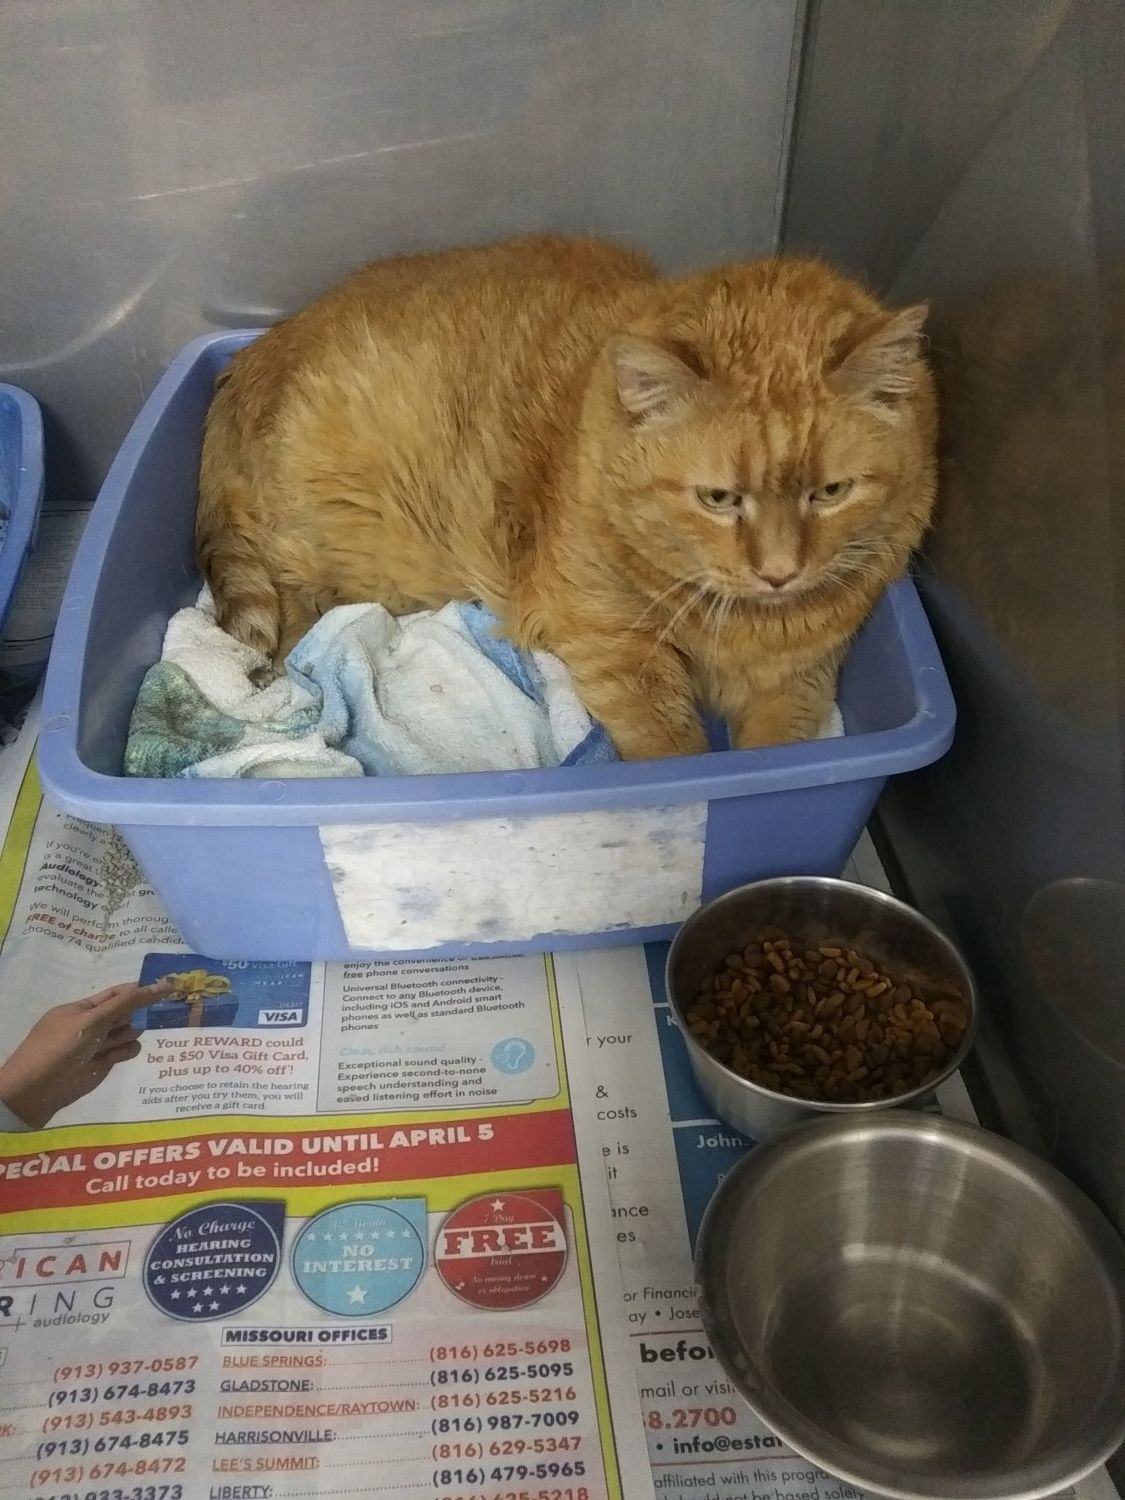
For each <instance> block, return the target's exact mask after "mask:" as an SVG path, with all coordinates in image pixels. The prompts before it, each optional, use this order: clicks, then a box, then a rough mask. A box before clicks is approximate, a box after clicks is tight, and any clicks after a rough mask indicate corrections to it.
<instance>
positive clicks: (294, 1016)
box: [258, 1010, 304, 1026]
mask: <svg viewBox="0 0 1125 1500" xmlns="http://www.w3.org/2000/svg"><path fill="white" fill-rule="evenodd" d="M303 1019H304V1018H303V1017H302V1015H301V1012H300V1011H299V1010H260V1011H259V1012H258V1025H259V1026H300V1024H301V1022H302V1020H303Z"/></svg>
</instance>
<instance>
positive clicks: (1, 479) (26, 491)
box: [0, 385, 43, 626]
mask: <svg viewBox="0 0 1125 1500" xmlns="http://www.w3.org/2000/svg"><path fill="white" fill-rule="evenodd" d="M42 503H43V418H42V417H41V416H40V414H39V406H38V403H37V402H36V401H35V399H34V398H33V397H32V396H29V395H28V394H27V392H26V391H21V390H19V389H18V387H16V386H14V385H0V626H2V625H3V624H4V620H5V618H6V617H7V614H8V608H9V606H10V605H11V602H12V599H13V597H14V595H15V592H16V589H17V587H18V585H19V581H20V575H21V573H22V572H23V565H24V563H25V562H26V561H27V557H28V553H29V552H30V551H31V549H32V547H33V546H34V545H35V534H36V531H37V530H38V527H39V508H40V506H41V505H42Z"/></svg>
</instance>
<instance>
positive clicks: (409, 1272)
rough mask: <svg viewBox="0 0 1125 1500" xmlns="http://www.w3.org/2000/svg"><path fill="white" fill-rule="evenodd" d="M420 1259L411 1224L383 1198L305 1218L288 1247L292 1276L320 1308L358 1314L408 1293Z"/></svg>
mask: <svg viewBox="0 0 1125 1500" xmlns="http://www.w3.org/2000/svg"><path fill="white" fill-rule="evenodd" d="M425 1263H426V1248H425V1245H424V1244H423V1242H422V1238H421V1235H420V1234H419V1233H418V1230H417V1229H416V1228H415V1226H414V1225H413V1224H411V1223H410V1221H409V1220H408V1219H407V1218H406V1217H405V1216H404V1215H403V1214H401V1213H399V1212H398V1210H397V1209H394V1208H390V1207H388V1206H387V1205H386V1204H384V1203H342V1204H340V1205H339V1206H338V1207H336V1208H329V1209H325V1211H324V1213H322V1214H317V1216H316V1218H315V1219H310V1220H309V1222H308V1223H307V1224H306V1225H305V1227H304V1229H302V1230H301V1232H300V1234H299V1235H298V1236H297V1241H296V1244H295V1245H294V1246H293V1279H294V1280H295V1281H296V1283H297V1285H298V1287H299V1288H300V1289H301V1291H302V1292H303V1293H304V1294H305V1296H306V1297H307V1298H308V1299H309V1301H310V1302H312V1303H313V1304H314V1305H315V1306H317V1307H320V1308H323V1310H324V1311H325V1312H330V1313H336V1314H337V1315H338V1316H339V1317H342V1318H364V1317H370V1316H372V1314H376V1313H381V1312H385V1311H386V1310H387V1308H388V1307H394V1305H395V1303H396V1302H401V1301H402V1299H403V1298H404V1297H407V1296H409V1295H410V1293H411V1292H412V1291H413V1290H414V1288H415V1286H416V1285H417V1284H418V1280H419V1278H420V1276H421V1275H422V1270H423V1268H424V1266H425Z"/></svg>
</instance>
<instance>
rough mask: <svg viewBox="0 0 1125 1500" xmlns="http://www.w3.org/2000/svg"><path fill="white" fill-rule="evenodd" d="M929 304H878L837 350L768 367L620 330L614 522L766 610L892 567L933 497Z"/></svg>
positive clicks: (787, 356)
mask: <svg viewBox="0 0 1125 1500" xmlns="http://www.w3.org/2000/svg"><path fill="white" fill-rule="evenodd" d="M924 316H925V309H908V310H907V311H906V312H905V313H900V314H897V315H889V314H887V315H883V316H881V317H880V318H879V319H878V320H877V321H876V323H875V324H874V326H873V328H872V327H871V325H870V324H869V325H867V328H866V329H865V330H864V331H863V336H862V337H860V338H857V339H856V340H853V341H852V342H851V344H850V346H845V349H844V351H843V352H840V349H839V344H838V342H837V343H836V345H835V346H834V347H833V348H832V350H831V352H829V350H827V349H821V348H817V347H815V346H814V347H813V348H812V349H810V350H807V351H801V350H797V351H795V350H794V349H793V348H792V347H788V348H783V349H782V350H781V351H780V353H779V354H778V356H777V357H776V358H775V359H774V360H773V362H772V364H771V365H770V366H769V367H768V368H766V367H764V366H763V363H762V361H761V360H760V359H759V360H758V361H748V362H747V364H746V367H745V368H740V367H739V363H738V361H737V359H735V360H731V359H730V358H729V356H728V360H727V362H726V367H725V368H724V367H723V366H722V365H719V367H718V368H716V361H715V360H714V358H713V357H709V354H708V353H707V352H701V351H700V350H699V348H698V347H695V348H693V347H691V345H689V344H687V343H686V342H685V341H676V342H671V341H667V340H653V339H649V338H637V337H622V338H620V339H617V340H615V341H614V343H613V344H612V345H611V347H610V350H609V359H610V363H611V365H612V368H613V374H614V384H615V387H616V395H617V398H618V401H619V403H620V411H621V423H620V428H619V431H618V435H617V440H616V441H614V442H612V443H611V444H610V445H609V447H608V451H607V458H608V462H607V474H608V477H609V479H610V483H611V484H612V486H613V488H614V490H615V491H616V495H615V498H614V504H613V516H614V524H615V525H616V526H618V527H619V528H620V529H621V530H623V531H624V532H625V533H626V534H627V535H628V538H629V541H630V543H631V545H632V546H634V547H635V548H636V549H637V550H638V551H640V552H641V553H642V555H643V556H644V557H645V558H646V560H648V561H649V562H650V563H652V564H653V565H654V566H656V567H657V568H659V569H660V571H661V572H662V573H664V574H667V575H668V576H669V577H672V578H676V579H683V580H686V581H688V582H690V583H693V584H696V585H697V586H698V587H700V588H701V589H705V590H706V591H707V592H709V593H713V594H718V595H722V596H726V597H734V598H742V599H751V600H753V601H755V602H756V603H760V604H763V605H766V606H783V605H785V604H787V603H789V602H793V601H796V600H798V599H800V598H801V597H802V596H808V595H810V594H811V593H813V592H815V591H817V590H822V589H824V588H828V587H841V586H842V587H846V586H847V585H848V583H849V581H854V580H857V579H860V578H864V579H870V578H872V577H874V576H875V575H876V574H879V575H880V576H882V574H883V573H884V572H885V573H886V574H887V576H890V574H891V573H892V572H894V571H897V570H898V568H899V567H901V562H902V558H903V556H904V550H909V548H911V547H912V546H914V545H915V544H916V542H917V541H918V538H919V536H920V534H921V531H922V529H923V528H924V526H925V524H926V521H927V520H928V516H929V511H930V506H931V503H932V493H933V481H932V473H931V470H932V451H931V450H932V431H931V430H930V424H929V423H928V422H927V421H926V416H927V414H928V411H929V408H928V406H927V405H926V402H927V400H928V398H929V392H930V387H929V374H928V371H927V370H926V367H925V364H924V362H923V361H922V359H921V356H920V353H919V349H918V337H919V332H920V328H921V323H922V320H923V318H924ZM919 398H922V399H921V400H920V399H919ZM920 419H921V420H920ZM892 560H893V565H892Z"/></svg>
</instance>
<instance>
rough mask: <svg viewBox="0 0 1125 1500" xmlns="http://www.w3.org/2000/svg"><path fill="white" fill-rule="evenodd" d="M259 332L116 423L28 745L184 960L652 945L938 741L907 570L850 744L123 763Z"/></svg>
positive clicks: (54, 796)
mask: <svg viewBox="0 0 1125 1500" xmlns="http://www.w3.org/2000/svg"><path fill="white" fill-rule="evenodd" d="M255 336H256V335H255V334H253V333H249V334H248V333H239V334H218V335H212V336H210V337H207V338H203V339H200V340H197V341H196V342H195V343H192V344H190V345H189V346H188V347H187V348H186V349H184V350H183V351H182V353H181V354H180V355H179V356H178V358H177V359H176V360H175V361H174V363H173V364H172V365H171V367H170V368H169V370H168V371H167V373H166V374H165V376H164V378H163V379H162V380H161V382H160V384H159V385H158V386H157V388H156V390H155V391H154V392H153V394H152V396H151V397H150V398H149V400H148V401H147V402H146V403H145V406H144V408H143V410H142V411H141V413H140V415H139V416H138V418H137V420H136V422H135V423H134V425H133V429H132V431H131V432H130V433H129V435H128V437H127V438H126V439H125V442H124V444H123V446H122V448H121V451H120V453H119V454H118V456H117V459H116V461H115V462H114V464H113V467H112V469H111V470H110V472H109V475H108V476H107V478H106V481H105V484H104V486H103V488H102V492H101V495H100V496H99V498H98V501H97V504H96V505H95V507H94V510H93V513H92V515H91V518H90V521H89V523H88V525H87V527H86V532H85V535H84V536H83V539H82V542H81V546H80V548H79V551H78V555H77V558H76V560H75V563H74V568H73V571H72V573H71V577H70V582H69V585H68V587H67V591H66V595H65V597H64V600H63V605H62V611H61V616H60V619H59V625H58V630H57V633H56V636H55V644H54V650H53V652H52V656H51V664H50V668H49V671H48V675H47V684H46V688H45V697H44V706H43V729H42V735H41V739H40V744H39V768H40V773H41V776H42V781H43V787H44V790H45V791H46V793H47V795H48V796H49V797H50V798H51V800H52V801H53V802H55V803H56V804H57V805H58V806H59V807H61V808H62V809H64V810H65V811H66V812H68V813H72V814H74V815H76V816H77V817H80V818H85V819H88V820H91V821H94V822H99V823H111V824H114V825H115V826H116V827H117V828H118V829H119V830H120V832H121V834H122V837H123V838H124V839H125V841H126V842H127V843H128V844H129V846H130V848H131V849H132V850H133V852H134V854H135V855H136V858H137V860H138V862H139V863H140V865H141V867H142V868H143V870H144V871H145V874H146V875H147V876H148V878H149V879H150V880H151V882H152V884H153V886H154V887H155V888H156V890H157V892H158V893H159V895H160V896H161V897H162V899H163V900H164V902H165V904H166V905H167V908H168V911H169V913H170V915H171V917H172V918H173V920H174V921H175V922H176V924H177V925H178V927H179V929H180V931H181V932H182V934H183V937H184V940H185V941H186V942H187V943H188V945H189V946H190V947H191V948H192V949H193V950H194V951H196V952H199V953H207V954H210V955H212V956H214V957H216V958H228V959H230V958H251V959H371V958H388V957H392V956H394V957H423V956H426V957H438V956H442V957H446V956H448V957H463V956H469V955H484V954H502V953H526V952H532V951H541V950H544V949H550V948H577V947H599V946H603V945H606V944H609V943H625V942H640V941H648V940H650V939H657V938H665V937H668V936H669V935H670V934H671V933H672V932H673V930H674V929H675V928H676V926H677V925H678V924H679V923H680V922H681V921H682V920H683V918H684V917H686V916H687V915H688V914H689V913H690V912H691V911H692V910H693V909H694V908H695V907H696V906H697V905H698V904H699V902H700V901H701V900H706V899H709V898H710V897H712V896H717V895H719V894H720V893H721V892H723V891H726V890H729V889H730V888H731V887H733V886H736V885H739V884H741V883H742V882H744V881H748V880H754V879H757V878H759V877H762V876H767V875H777V874H789V873H794V872H805V873H812V872H817V873H825V874H838V873H839V871H840V870H841V869H842V868H843V866H844V864H845V862H846V861H847V858H848V856H849V854H850V853H851V850H852V848H853V846H854V844H855V842H856V839H857V838H858V836H859V834H860V831H861V830H862V828H863V826H864V824H865V823H866V821H867V819H868V816H869V814H870V813H871V810H872V808H873V806H874V804H875V801H876V799H877V797H878V796H879V792H880V790H881V789H882V787H883V784H884V782H885V781H886V778H887V777H888V776H892V775H895V774H897V773H898V772H902V771H909V770H911V769H913V768H915V767H917V766H922V765H926V764H927V763H929V762H930V761H933V760H935V759H937V757H938V756H940V755H942V754H943V753H944V751H945V750H946V749H947V748H948V745H949V743H950V740H951V738H952V735H953V722H954V708H953V699H952V695H951V693H950V690H949V684H948V681H947V679H946V675H945V672H944V670H943V668H942V664H941V660H940V657H939V655H938V652H937V647H936V645H935V643H934V639H933V636H932V634H931V632H930V628H929V625H928V623H927V621H926V617H925V614H924V613H923V610H922V607H921V604H920V603H919V600H918V597H917V594H916V593H915V590H914V586H913V584H911V583H909V582H903V583H900V584H897V585H896V586H895V587H894V588H892V589H891V590H890V591H889V592H888V594H887V595H886V597H885V598H884V599H883V600H882V602H881V603H880V605H879V606H878V608H877V610H876V611H875V614H874V616H873V617H872V619H871V621H870V622H869V624H868V625H867V627H866V629H865V630H864V631H863V633H862V635H861V636H860V638H859V639H858V640H857V641H856V644H855V646H854V648H853V650H852V652H851V654H850V656H849V658H848V661H847V663H846V665H845V667H844V671H843V674H842V679H841V685H840V706H841V709H842V712H843V717H844V724H845V729H846V731H847V733H846V737H845V738H843V739H838V740H826V741H819V742H815V743H805V744H798V745H791V746H785V747H778V748H772V749H766V750H751V751H725V752H716V753H712V754H709V755H703V756H695V757H690V758H683V759H679V760H669V761H651V762H645V763H641V764H636V763H633V764H619V765H601V766H590V767H581V768H571V769H557V770H544V771H530V772H498V773H495V774H492V773H477V774H472V775H451V776H414V777H393V778H391V777H388V778H381V779H375V778H372V779H363V780H308V781H306V780H294V781H228V782H215V781H192V782H187V781H174V780H170V781H161V780H140V779H137V780H134V779H131V778H127V777H125V776H123V775H122V774H121V765H122V754H123V751H124V747H125V739H126V733H127V729H128V724H129V716H130V712H131V710H132V707H133V703H134V700H135V698H136V695H137V690H138V688H139V686H140V682H141V678H142V677H143V675H144V672H145V670H146V668H148V667H149V666H150V665H151V664H152V663H153V662H154V661H156V660H157V659H158V657H159V655H160V650H161V643H162V639H163V634H164V628H165V624H166V622H167V620H168V618H169V616H170V615H171V614H172V613H173V612H174V611H175V610H177V609H180V608H182V607H183V606H184V605H185V604H188V603H189V602H191V601H193V600H194V598H195V596H196V593H197V590H198V588H199V582H200V580H199V575H198V572H197V570H196V566H195V561H194V547H193V529H194V520H195V507H196V480H197V474H198V468H199V452H200V442H201V435H202V430H203V420H204V415H205V413H206V411H207V407H208V403H209V402H210V399H211V393H212V389H213V386H214V381H215V376H216V375H217V374H218V372H219V371H220V370H221V369H222V368H223V366H224V365H225V364H226V362H227V360H228V359H229V358H230V356H231V355H232V354H233V353H234V351H235V350H236V349H238V348H239V347H241V346H242V345H243V344H245V343H247V342H248V341H249V340H250V339H251V338H253V337H255Z"/></svg>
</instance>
